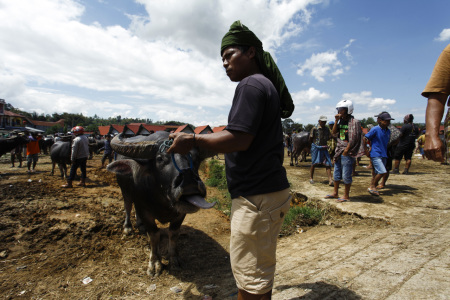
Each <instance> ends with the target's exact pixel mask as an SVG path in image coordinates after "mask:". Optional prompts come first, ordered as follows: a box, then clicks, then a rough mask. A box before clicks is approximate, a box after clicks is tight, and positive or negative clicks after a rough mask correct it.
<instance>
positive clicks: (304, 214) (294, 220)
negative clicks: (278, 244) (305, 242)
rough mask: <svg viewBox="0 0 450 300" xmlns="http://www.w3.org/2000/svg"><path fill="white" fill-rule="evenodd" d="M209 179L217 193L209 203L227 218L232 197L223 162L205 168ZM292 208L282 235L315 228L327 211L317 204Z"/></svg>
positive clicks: (302, 203) (307, 202) (209, 185)
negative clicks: (300, 228)
mask: <svg viewBox="0 0 450 300" xmlns="http://www.w3.org/2000/svg"><path fill="white" fill-rule="evenodd" d="M205 169H206V170H205V171H206V172H205V173H206V176H207V179H206V180H205V183H206V185H207V186H208V187H210V188H216V189H217V193H215V196H212V197H211V198H210V199H208V201H210V202H216V206H215V208H216V209H217V210H219V211H221V212H222V213H224V214H225V215H227V216H230V214H231V196H230V193H229V192H228V187H227V179H226V175H225V166H224V164H223V162H221V161H218V160H215V159H211V160H209V161H208V165H207V166H206V168H205ZM299 200H300V201H301V199H299ZM300 203H301V204H300V205H295V206H293V207H291V208H290V209H289V211H288V213H287V214H286V217H285V219H284V223H283V225H282V227H281V232H280V235H291V234H294V233H295V232H296V230H297V228H298V227H306V226H315V225H318V224H319V223H320V221H321V220H322V219H323V217H324V215H325V214H326V209H322V208H320V207H319V206H318V204H317V202H312V201H306V202H300Z"/></svg>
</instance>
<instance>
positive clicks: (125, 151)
mask: <svg viewBox="0 0 450 300" xmlns="http://www.w3.org/2000/svg"><path fill="white" fill-rule="evenodd" d="M111 148H112V149H113V150H114V151H115V152H117V153H119V154H121V155H124V156H127V157H132V158H144V159H149V158H153V157H154V156H155V154H156V152H157V151H158V149H159V143H158V141H127V139H126V138H124V137H123V134H122V133H121V134H119V135H117V136H115V137H114V138H113V139H112V141H111Z"/></svg>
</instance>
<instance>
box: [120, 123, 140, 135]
mask: <svg viewBox="0 0 450 300" xmlns="http://www.w3.org/2000/svg"><path fill="white" fill-rule="evenodd" d="M125 127H127V128H128V129H129V130H131V131H132V132H133V133H134V134H136V133H137V132H138V131H139V127H140V125H131V124H128V125H125V126H124V129H125Z"/></svg>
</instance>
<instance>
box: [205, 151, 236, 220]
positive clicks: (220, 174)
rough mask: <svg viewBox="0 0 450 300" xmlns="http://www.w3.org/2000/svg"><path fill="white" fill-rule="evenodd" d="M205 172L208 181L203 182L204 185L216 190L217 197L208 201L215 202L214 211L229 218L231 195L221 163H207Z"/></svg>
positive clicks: (216, 161) (212, 160) (214, 161)
mask: <svg viewBox="0 0 450 300" xmlns="http://www.w3.org/2000/svg"><path fill="white" fill-rule="evenodd" d="M207 170H208V171H207V172H206V173H207V177H208V179H206V181H205V183H206V185H207V186H209V187H212V188H216V189H217V191H218V193H217V196H214V197H211V198H210V199H209V200H208V201H210V202H216V206H215V209H217V210H219V211H221V212H222V213H224V214H225V215H227V216H228V217H229V216H230V214H231V195H230V193H229V192H228V186H227V177H226V175H225V166H224V164H223V163H222V162H220V161H218V160H215V159H211V160H210V161H209V162H208V168H207Z"/></svg>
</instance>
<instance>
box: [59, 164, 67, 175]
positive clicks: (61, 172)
mask: <svg viewBox="0 0 450 300" xmlns="http://www.w3.org/2000/svg"><path fill="white" fill-rule="evenodd" d="M58 168H59V172H60V174H61V178H65V176H64V175H65V173H64V167H63V165H62V164H58Z"/></svg>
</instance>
